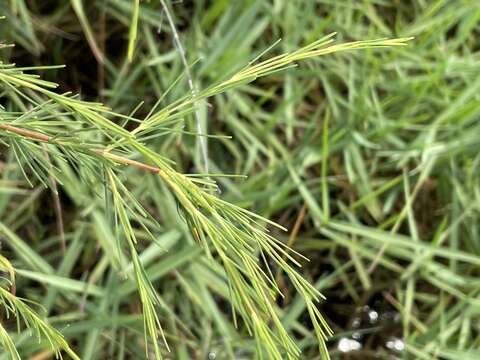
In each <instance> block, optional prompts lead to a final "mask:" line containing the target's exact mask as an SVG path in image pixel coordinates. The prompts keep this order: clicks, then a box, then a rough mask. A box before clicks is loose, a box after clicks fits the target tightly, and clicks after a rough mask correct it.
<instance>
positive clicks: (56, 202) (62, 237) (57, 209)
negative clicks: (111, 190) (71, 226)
mask: <svg viewBox="0 0 480 360" xmlns="http://www.w3.org/2000/svg"><path fill="white" fill-rule="evenodd" d="M42 145H43V152H44V153H45V157H46V158H47V161H48V163H49V164H50V169H51V170H52V169H53V165H52V163H51V162H50V156H49V155H48V151H47V148H46V146H45V144H42ZM48 177H49V178H50V182H51V183H52V190H53V191H52V197H53V204H54V209H55V216H56V217H57V231H58V235H59V236H60V247H61V249H62V253H63V254H64V255H65V253H66V252H67V242H66V240H65V227H64V226H63V216H62V203H61V202H60V194H59V193H58V186H57V181H56V180H55V177H54V176H53V175H52V174H51V173H50V174H49V176H48Z"/></svg>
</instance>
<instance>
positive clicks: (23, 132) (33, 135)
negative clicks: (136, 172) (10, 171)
mask: <svg viewBox="0 0 480 360" xmlns="http://www.w3.org/2000/svg"><path fill="white" fill-rule="evenodd" d="M0 129H2V130H5V131H9V132H12V133H15V134H17V135H20V136H24V137H27V138H29V139H33V140H37V141H41V142H50V140H51V139H52V138H51V136H48V135H45V134H42V133H40V132H37V131H33V130H27V129H22V128H19V127H16V126H12V125H8V124H0ZM91 151H93V152H94V153H96V154H98V155H100V156H103V157H104V158H106V159H109V160H113V161H115V162H117V163H120V164H123V165H129V166H133V167H136V168H139V169H142V170H146V171H149V172H152V173H159V172H161V170H160V169H159V168H158V167H155V166H151V165H147V164H144V163H142V162H140V161H136V160H132V159H129V158H126V157H123V156H120V155H115V154H112V153H110V152H109V151H108V150H106V149H91Z"/></svg>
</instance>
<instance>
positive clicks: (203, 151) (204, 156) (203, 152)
mask: <svg viewBox="0 0 480 360" xmlns="http://www.w3.org/2000/svg"><path fill="white" fill-rule="evenodd" d="M160 4H161V5H162V8H163V11H165V15H166V16H167V20H168V24H169V25H170V28H171V30H172V34H173V41H174V43H175V46H176V48H177V50H178V52H179V53H180V59H181V61H182V64H183V66H184V67H185V74H186V75H187V81H188V87H189V88H190V91H191V92H192V95H193V96H194V97H196V95H197V89H196V88H195V85H194V83H193V77H192V73H191V71H190V67H189V66H188V62H187V57H186V55H185V54H186V52H185V48H184V47H183V45H182V42H181V41H180V36H179V35H178V31H177V28H176V26H175V21H174V20H173V16H172V14H171V13H170V10H169V9H168V6H167V4H166V2H165V0H160ZM194 116H195V124H196V128H197V134H198V135H199V136H198V139H197V140H198V145H199V148H200V157H201V161H202V162H203V164H202V165H203V172H205V173H208V148H207V140H206V138H205V137H204V136H203V135H204V131H203V127H202V123H201V120H200V116H199V115H198V109H197V110H195V112H194Z"/></svg>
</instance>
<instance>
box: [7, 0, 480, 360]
mask: <svg viewBox="0 0 480 360" xmlns="http://www.w3.org/2000/svg"><path fill="white" fill-rule="evenodd" d="M139 4H140V11H139V13H138V14H139V17H138V33H137V36H136V41H135V43H134V46H135V47H134V51H133V53H132V54H131V55H132V61H131V62H130V61H129V59H128V46H129V40H130V41H131V39H132V33H130V35H129V31H130V29H131V24H132V16H133V15H134V12H135V6H134V5H135V1H129V0H102V1H100V0H99V1H93V0H91V1H90V0H89V1H78V0H73V1H71V2H68V1H65V2H64V1H49V0H46V1H41V2H40V1H27V0H16V1H13V0H12V1H5V0H2V1H0V9H1V12H2V14H3V15H5V16H6V19H5V20H3V21H2V23H1V24H0V34H2V40H3V39H4V40H5V41H6V42H9V43H15V44H16V47H15V48H13V49H7V50H5V49H4V50H3V53H2V57H3V58H4V61H9V62H15V63H17V64H18V65H21V66H30V65H37V66H39V65H51V64H65V65H66V66H67V68H66V69H58V70H49V71H44V72H43V71H42V72H41V75H42V77H44V78H45V79H47V80H52V81H55V82H57V83H59V84H60V90H59V91H60V92H65V91H70V90H71V91H74V92H79V93H80V94H81V97H82V98H83V99H88V100H100V101H102V102H105V103H106V104H108V105H109V106H111V107H112V108H113V109H114V110H115V111H117V112H120V113H124V114H128V113H130V112H131V111H132V110H133V109H134V108H136V107H137V105H138V104H139V102H140V101H143V102H144V103H143V105H142V106H141V107H140V108H138V110H137V113H136V115H138V116H140V117H141V116H145V115H146V114H147V113H148V111H149V109H150V108H151V107H152V106H153V105H154V104H155V102H156V101H157V99H158V98H159V97H161V96H162V95H164V93H165V90H166V89H167V88H168V87H169V86H170V85H171V84H172V83H174V82H175V81H176V79H178V78H179V76H180V80H179V82H178V84H177V85H176V86H175V87H173V88H172V90H171V91H170V92H169V93H168V95H166V98H165V102H166V103H171V102H173V101H175V100H176V99H178V98H179V97H181V96H183V95H184V94H185V93H186V92H187V91H188V84H187V81H186V79H185V77H181V76H182V74H184V71H185V68H184V66H183V64H182V61H181V57H180V56H179V53H178V49H177V48H176V47H175V46H174V43H173V34H172V31H171V28H170V27H169V24H168V20H167V18H166V16H165V13H164V12H163V11H162V7H161V4H160V3H159V2H157V1H153V0H152V1H149V2H148V1H141V2H140V3H139ZM169 6H170V9H171V13H172V15H173V17H174V21H175V24H176V27H177V29H178V31H179V34H180V40H181V42H182V44H183V46H184V48H185V49H186V58H187V60H188V63H189V64H191V73H192V77H193V81H194V84H195V86H196V87H197V88H198V89H203V88H206V87H207V86H208V85H209V84H211V83H214V82H216V81H217V80H219V79H221V78H224V77H225V76H226V75H228V74H232V73H234V72H235V71H238V70H240V69H241V68H242V67H243V66H245V65H246V64H247V63H248V62H249V61H250V60H252V59H253V58H255V57H256V56H257V55H258V54H259V53H261V52H262V51H263V50H265V49H266V48H268V47H269V46H270V45H272V44H273V43H275V42H276V41H277V40H278V39H280V38H281V39H282V41H281V42H280V43H279V44H278V45H277V46H276V47H275V48H273V49H272V50H271V51H270V52H269V55H271V56H273V55H276V54H280V53H283V52H287V51H292V50H294V49H297V48H299V47H301V46H304V45H306V44H308V43H310V42H312V41H315V40H317V39H318V38H320V37H322V36H323V35H326V34H328V33H331V32H338V35H337V41H349V40H364V39H376V38H382V37H404V36H415V39H414V40H413V41H411V42H410V43H409V45H408V46H407V47H402V48H388V49H372V50H361V51H356V52H355V51H354V52H348V53H342V54H338V55H337V54H333V55H327V56H324V57H320V58H317V59H312V60H308V61H306V62H304V63H302V64H301V66H299V67H298V68H294V69H289V70H287V71H284V72H281V73H278V74H273V75H271V76H268V77H265V78H262V79H259V80H258V81H256V82H254V83H251V84H248V85H245V86H242V87H240V88H238V89H234V90H231V91H228V92H226V93H224V94H221V95H218V96H215V97H213V98H210V99H209V100H208V102H206V101H202V102H200V103H198V104H197V114H198V116H199V119H200V121H201V123H202V124H203V127H204V129H205V130H206V131H207V132H208V133H209V134H212V135H227V136H231V137H232V138H231V139H227V138H225V137H219V138H208V140H207V141H208V156H209V157H208V163H209V168H210V171H211V173H227V174H242V175H247V176H248V178H246V179H235V178H228V177H227V178H223V177H219V178H218V179H216V180H217V181H218V183H219V186H220V188H221V190H222V195H221V196H222V198H223V199H225V200H227V201H229V202H232V203H234V204H237V205H239V206H241V207H244V208H248V209H249V210H252V211H254V212H256V213H258V214H260V215H262V216H265V217H267V218H269V219H272V220H274V221H276V222H278V223H280V224H281V225H283V226H285V227H287V228H288V229H289V232H288V233H282V232H280V231H279V232H275V231H274V234H275V236H276V237H277V238H279V239H280V240H282V241H284V242H285V243H287V244H289V245H290V246H291V247H292V248H294V249H295V250H297V251H298V252H300V253H302V254H304V255H305V256H307V257H308V258H309V259H310V261H309V262H306V261H303V262H302V265H303V267H302V269H301V273H302V274H303V275H304V276H305V277H306V278H307V279H308V280H309V281H310V282H311V283H313V284H314V285H315V287H316V288H317V289H318V290H320V291H321V292H322V294H324V295H325V297H326V298H327V299H326V300H325V301H323V302H322V304H321V306H320V307H319V309H320V311H321V312H322V314H324V316H325V317H326V318H327V320H328V322H329V324H330V325H331V326H332V328H333V330H334V332H335V335H334V337H333V338H331V339H330V341H329V342H328V345H329V350H330V355H331V357H332V358H334V359H343V358H346V359H347V358H348V359H355V358H358V359H370V358H371V359H377V358H379V359H390V358H392V359H393V358H399V359H417V358H418V359H455V360H457V359H478V358H479V357H480V353H479V352H478V350H477V349H478V348H479V346H480V344H479V339H480V337H479V327H478V321H479V312H480V302H479V300H480V299H479V293H480V282H479V280H478V279H477V277H478V273H479V265H480V238H479V236H480V231H479V230H480V229H479V221H478V220H479V206H480V187H479V185H480V184H479V180H480V176H479V166H480V157H479V155H478V154H479V148H480V142H479V138H480V123H479V121H478V111H479V109H480V96H479V93H480V92H479V90H480V77H479V76H478V71H479V69H480V58H479V49H480V47H479V46H480V45H479V41H478V38H479V35H480V26H479V21H480V4H479V3H478V2H477V1H461V0H455V1H444V0H438V1H434V0H433V1H421V0H415V1H413V0H412V1H400V0H399V1H396V0H391V1H380V0H378V1H375V0H371V1H366V0H365V1H353V0H352V1H341V2H340V1H306V0H290V1H281V0H277V1H248V0H245V1H226V0H219V1H201V0H200V1H194V2H192V1H182V2H175V1H174V2H172V3H169ZM184 130H187V131H191V132H195V120H194V118H193V116H190V115H189V116H186V117H185V129H184ZM154 146H155V151H158V152H159V153H161V154H162V155H164V156H165V157H168V158H170V159H172V160H174V161H175V163H176V165H175V168H176V169H177V170H179V171H181V172H184V173H193V172H199V169H201V168H202V159H201V151H199V149H198V142H197V141H196V138H195V137H194V136H191V135H189V134H185V133H180V132H175V133H167V134H166V136H164V137H162V138H160V139H158V140H156V141H155V143H154ZM1 176H2V179H1V180H0V185H1V187H0V190H1V191H0V218H1V224H2V225H1V226H2V237H3V239H2V254H3V255H4V256H5V257H7V258H8V259H10V260H11V261H12V262H13V264H14V266H15V268H16V269H17V277H18V280H17V286H16V293H17V294H18V295H20V296H22V297H25V298H27V299H30V300H33V301H36V302H39V303H40V304H42V305H43V306H44V307H45V309H46V313H45V316H47V317H48V319H49V321H50V323H51V324H53V325H54V326H55V327H56V328H57V329H59V330H60V331H61V332H62V333H63V334H64V335H65V337H66V339H67V340H68V341H69V343H70V344H71V345H72V347H73V348H74V349H75V350H76V351H77V352H78V354H79V355H80V356H81V358H82V359H110V358H112V359H122V358H126V359H137V358H144V357H145V351H144V338H143V320H142V317H141V315H140V311H141V305H140V303H139V300H138V298H137V296H136V294H135V286H134V285H133V284H131V283H128V282H124V281H122V279H120V278H119V277H118V276H116V275H115V272H114V271H113V268H112V266H111V264H110V263H109V261H108V258H109V254H108V251H105V250H108V246H109V244H112V243H114V242H115V234H114V231H113V230H112V229H111V228H110V227H109V220H108V219H106V218H105V215H104V214H103V213H102V212H100V211H98V208H100V207H102V206H103V204H102V201H101V200H99V199H97V198H96V196H95V194H94V193H92V191H90V190H89V185H88V183H81V182H77V183H64V184H63V186H62V187H61V188H60V189H59V191H60V196H59V197H60V200H61V203H62V218H63V222H64V228H65V232H66V233H65V238H66V249H65V250H66V252H65V253H63V252H62V249H61V246H60V245H59V232H58V227H57V216H56V214H55V211H54V207H53V206H52V205H51V204H52V201H53V200H52V199H53V198H52V193H51V191H50V190H49V189H46V188H44V187H43V186H42V185H41V184H39V183H34V186H33V188H31V187H29V185H28V184H27V183H26V182H25V180H24V179H23V177H22V176H21V172H20V170H19V168H18V166H16V161H15V158H13V157H12V156H3V155H2V164H1ZM125 177H126V179H127V182H128V187H129V189H131V191H132V193H134V194H135V196H136V197H137V198H138V199H139V200H140V202H142V204H144V206H145V207H146V208H147V210H149V212H151V213H152V214H153V215H154V217H155V218H156V219H157V220H158V221H159V222H160V224H161V229H160V230H158V231H157V232H156V233H155V237H156V239H157V241H158V242H159V243H161V244H162V245H163V247H164V248H166V249H168V250H169V251H168V252H165V251H164V249H161V248H159V247H158V246H156V245H155V244H151V243H149V242H147V241H144V242H142V241H141V240H144V239H146V237H147V236H146V234H145V233H144V231H143V230H142V228H140V227H138V228H137V229H136V230H135V231H136V234H137V237H138V238H139V239H140V241H141V245H140V250H139V253H140V257H141V258H142V260H143V261H144V265H145V266H146V269H147V273H148V276H149V278H150V279H151V280H152V281H153V283H154V286H155V288H156V290H157V291H158V292H159V294H160V295H161V297H162V300H163V301H164V302H165V304H167V307H166V310H165V309H164V310H163V311H161V321H162V323H163V324H164V327H165V330H166V335H167V339H168V341H169V344H170V346H171V348H172V352H171V353H170V354H168V353H167V352H165V354H166V356H167V357H170V358H173V359H207V358H209V356H210V358H212V357H213V356H215V357H216V358H217V359H224V358H225V359H228V358H231V357H232V354H234V358H236V359H242V358H245V359H250V358H252V357H253V356H254V353H255V347H254V342H253V340H252V339H251V338H250V337H249V336H248V335H247V333H246V331H245V329H244V328H243V327H242V326H240V327H239V328H238V329H235V327H234V326H233V323H232V318H231V309H230V305H229V296H228V287H227V282H226V280H225V276H224V275H223V273H222V271H221V269H219V268H216V267H214V266H213V265H212V264H211V263H210V262H208V261H207V258H206V256H205V255H204V254H203V252H202V249H201V248H200V247H198V246H197V245H196V244H195V243H194V241H192V237H191V236H190V235H189V232H188V229H186V226H185V224H184V222H183V221H182V219H181V218H180V217H179V214H178V210H177V206H176V203H175V201H174V199H173V197H172V195H171V193H170V191H169V190H168V189H167V188H166V187H165V186H164V185H163V184H162V183H161V182H160V181H159V179H158V178H156V177H154V176H153V175H150V174H147V173H144V172H141V171H139V170H136V169H126V170H125ZM12 243H16V244H18V243H21V244H28V254H27V253H25V250H24V251H23V253H19V252H18V251H14V248H15V247H12V246H11V244H12ZM39 262H41V263H42V264H43V263H46V264H47V265H46V266H48V267H49V269H50V270H51V271H50V270H49V271H48V272H42V271H39V269H38V267H36V266H35V264H38V263H39ZM273 270H274V272H275V274H274V275H275V276H276V279H277V282H278V284H279V286H280V287H281V288H282V290H283V291H284V293H285V298H284V299H279V300H278V305H279V311H280V312H281V314H282V321H283V324H284V326H285V328H286V329H287V330H288V331H289V332H290V333H291V334H293V336H294V337H295V338H296V339H297V344H298V346H299V347H300V348H301V350H302V352H303V354H302V358H305V359H318V358H319V355H318V346H317V339H316V338H315V337H314V335H313V331H312V329H311V325H310V323H309V321H308V315H307V314H306V309H305V308H304V305H303V302H302V301H301V300H300V299H299V296H298V295H297V294H296V292H295V291H294V289H293V288H292V285H291V284H290V283H289V282H288V281H286V280H285V277H284V276H283V273H282V272H281V271H280V270H277V269H275V268H273ZM2 322H3V320H2ZM7 325H8V328H9V329H11V330H12V334H13V335H12V336H13V337H14V339H15V341H16V344H17V345H18V348H19V350H20V351H21V354H22V355H23V356H25V357H26V358H29V357H33V358H35V359H42V358H48V357H49V356H50V355H51V354H50V353H49V352H48V351H45V350H44V349H45V346H44V345H45V344H41V343H40V344H39V343H38V342H37V341H36V340H35V339H34V338H32V337H30V336H29V334H28V332H26V331H21V332H20V333H19V334H16V333H15V332H14V329H15V322H14V321H11V320H9V321H7ZM226 344H230V345H228V346H227V345H226ZM229 346H232V348H233V350H232V351H233V352H230V350H228V347H229ZM349 349H354V351H348V352H345V351H346V350H349ZM35 356H36V357H35ZM0 358H2V356H0ZM3 358H5V356H3Z"/></svg>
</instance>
